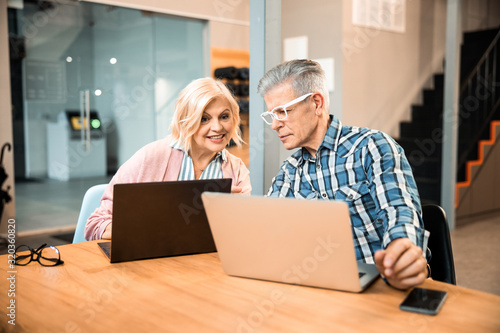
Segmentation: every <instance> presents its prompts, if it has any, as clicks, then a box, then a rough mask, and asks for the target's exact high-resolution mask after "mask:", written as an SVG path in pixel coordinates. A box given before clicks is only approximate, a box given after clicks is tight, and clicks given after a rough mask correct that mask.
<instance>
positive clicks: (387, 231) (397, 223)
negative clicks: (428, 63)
mask: <svg viewBox="0 0 500 333" xmlns="http://www.w3.org/2000/svg"><path fill="white" fill-rule="evenodd" d="M330 118H331V119H332V122H331V125H330V127H329V128H328V131H327V133H326V135H325V138H324V139H323V142H322V143H321V145H320V146H319V148H318V150H317V152H316V158H313V157H312V155H311V154H310V153H309V152H308V151H307V150H306V149H305V148H302V149H300V150H298V151H297V152H295V153H294V154H293V155H291V156H290V157H289V158H288V159H286V160H285V161H284V162H283V164H282V166H281V169H280V171H279V173H278V175H277V176H276V177H275V178H274V179H273V182H272V185H271V188H270V189H269V192H268V193H267V195H268V196H271V197H295V198H302V199H330V200H343V201H345V202H347V204H348V206H349V213H350V215H351V226H352V233H353V237H354V247H355V252H356V259H357V260H358V261H363V262H367V263H374V257H373V256H374V253H375V251H377V250H379V249H381V248H386V247H387V245H389V243H390V242H391V241H393V240H394V239H396V238H404V237H406V238H409V239H410V240H411V241H412V242H413V243H414V244H416V245H418V246H420V247H421V248H422V249H426V248H427V240H428V237H429V232H428V231H425V230H424V229H423V221H422V217H421V214H420V211H421V207H420V199H419V196H418V191H417V186H416V184H415V180H414V179H413V175H412V172H411V167H410V165H409V164H408V161H407V159H406V157H405V155H404V152H403V149H402V148H401V147H400V146H399V145H398V144H397V143H396V142H395V141H394V140H393V139H392V138H391V137H390V136H388V135H387V134H385V133H382V132H380V131H376V130H370V129H367V128H360V127H350V126H342V123H341V122H340V121H339V120H338V119H337V118H336V117H334V116H330ZM424 253H425V250H424Z"/></svg>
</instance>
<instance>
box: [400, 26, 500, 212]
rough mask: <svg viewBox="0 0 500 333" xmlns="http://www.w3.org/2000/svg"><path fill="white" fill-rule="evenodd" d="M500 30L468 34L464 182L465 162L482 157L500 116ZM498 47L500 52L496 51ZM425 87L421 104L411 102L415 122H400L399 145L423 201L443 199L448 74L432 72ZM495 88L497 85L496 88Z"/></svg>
mask: <svg viewBox="0 0 500 333" xmlns="http://www.w3.org/2000/svg"><path fill="white" fill-rule="evenodd" d="M499 36H500V35H499V29H492V30H486V31H479V32H471V33H466V34H464V39H463V44H462V47H461V66H460V82H461V85H460V87H461V89H460V103H459V106H460V109H459V110H460V114H459V121H460V123H459V134H458V141H459V146H458V164H457V170H458V173H457V181H458V182H463V181H465V176H466V172H465V171H466V164H467V161H469V160H477V159H478V148H477V147H478V142H479V141H480V140H484V139H487V138H489V137H490V133H489V131H490V125H489V123H490V122H491V121H492V120H494V119H500V111H499V110H500V107H499V106H500V105H499V104H500V99H499V96H500V84H499V85H498V87H496V82H497V81H500V61H499V60H498V59H499V58H500V46H498V47H497V41H498V40H499ZM497 48H498V50H497ZM433 83H434V88H433V89H424V90H423V103H422V105H413V106H412V118H411V119H412V120H411V121H410V122H401V124H400V135H401V136H400V138H399V139H398V140H397V141H398V143H399V144H400V145H401V146H402V147H403V149H404V150H405V153H406V156H407V158H408V161H409V162H410V165H411V167H412V169H413V174H414V177H415V181H416V183H417V187H418V190H419V194H420V199H421V201H422V204H427V203H434V204H439V203H440V201H441V200H440V199H441V146H442V137H443V129H442V128H443V127H442V122H443V87H444V75H443V74H435V75H434V76H433ZM495 88H496V89H495Z"/></svg>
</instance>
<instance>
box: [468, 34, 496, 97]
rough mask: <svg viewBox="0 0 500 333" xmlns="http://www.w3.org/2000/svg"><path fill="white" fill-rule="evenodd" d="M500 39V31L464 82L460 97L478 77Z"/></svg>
mask: <svg viewBox="0 0 500 333" xmlns="http://www.w3.org/2000/svg"><path fill="white" fill-rule="evenodd" d="M499 38H500V30H498V33H497V34H496V36H495V38H493V40H492V41H491V43H490V45H489V46H488V48H487V49H486V51H484V54H483V56H482V57H481V58H480V59H479V61H478V62H477V64H476V66H474V68H473V69H472V71H471V72H470V74H469V75H468V76H467V78H466V79H465V80H464V83H463V84H462V86H461V87H460V95H462V93H463V92H464V91H465V89H466V88H467V85H468V83H469V82H470V81H472V78H473V77H474V76H475V75H476V73H477V71H478V70H479V68H480V67H481V65H482V64H483V62H485V60H486V58H488V55H489V54H490V52H491V50H492V49H493V48H494V47H495V45H496V44H497V42H498V39H499Z"/></svg>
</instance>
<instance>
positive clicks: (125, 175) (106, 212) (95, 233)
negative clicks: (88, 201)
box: [85, 150, 144, 241]
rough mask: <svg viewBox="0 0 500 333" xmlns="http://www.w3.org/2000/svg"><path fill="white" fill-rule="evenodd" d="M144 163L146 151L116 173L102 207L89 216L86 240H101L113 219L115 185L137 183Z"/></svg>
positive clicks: (103, 198)
mask: <svg viewBox="0 0 500 333" xmlns="http://www.w3.org/2000/svg"><path fill="white" fill-rule="evenodd" d="M143 163H144V151H143V150H140V151H139V152H137V153H136V154H134V156H132V158H130V159H129V160H128V161H126V162H125V163H124V164H123V165H122V166H121V167H120V168H119V169H118V171H117V172H116V174H115V175H114V177H113V179H111V181H110V183H109V184H108V186H107V187H106V190H105V191H104V194H103V196H102V198H101V205H100V206H99V207H98V208H97V209H96V210H95V211H94V212H93V213H92V214H91V215H90V216H89V218H88V220H87V224H86V225H85V239H87V240H89V241H90V240H96V239H101V237H102V234H103V233H104V230H106V227H107V226H108V225H109V224H110V223H111V222H112V218H113V189H114V185H115V184H122V183H137V182H138V174H139V172H140V170H141V167H142V165H143Z"/></svg>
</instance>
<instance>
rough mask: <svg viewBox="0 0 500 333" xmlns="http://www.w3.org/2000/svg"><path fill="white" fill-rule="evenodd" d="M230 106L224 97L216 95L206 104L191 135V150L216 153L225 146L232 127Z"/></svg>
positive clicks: (229, 137)
mask: <svg viewBox="0 0 500 333" xmlns="http://www.w3.org/2000/svg"><path fill="white" fill-rule="evenodd" d="M230 107H231V106H230V104H229V102H228V101H227V100H226V98H224V97H216V98H215V99H214V100H212V101H211V102H210V103H209V104H208V105H207V107H206V108H205V110H204V111H203V115H202V117H201V123H200V127H199V128H198V130H197V131H196V133H195V134H194V135H193V146H192V149H193V150H196V151H200V150H201V151H203V152H212V153H218V152H220V151H222V150H223V149H224V148H225V147H226V145H227V144H228V143H229V141H230V140H231V134H232V133H233V129H234V122H233V117H232V113H231V109H230Z"/></svg>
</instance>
